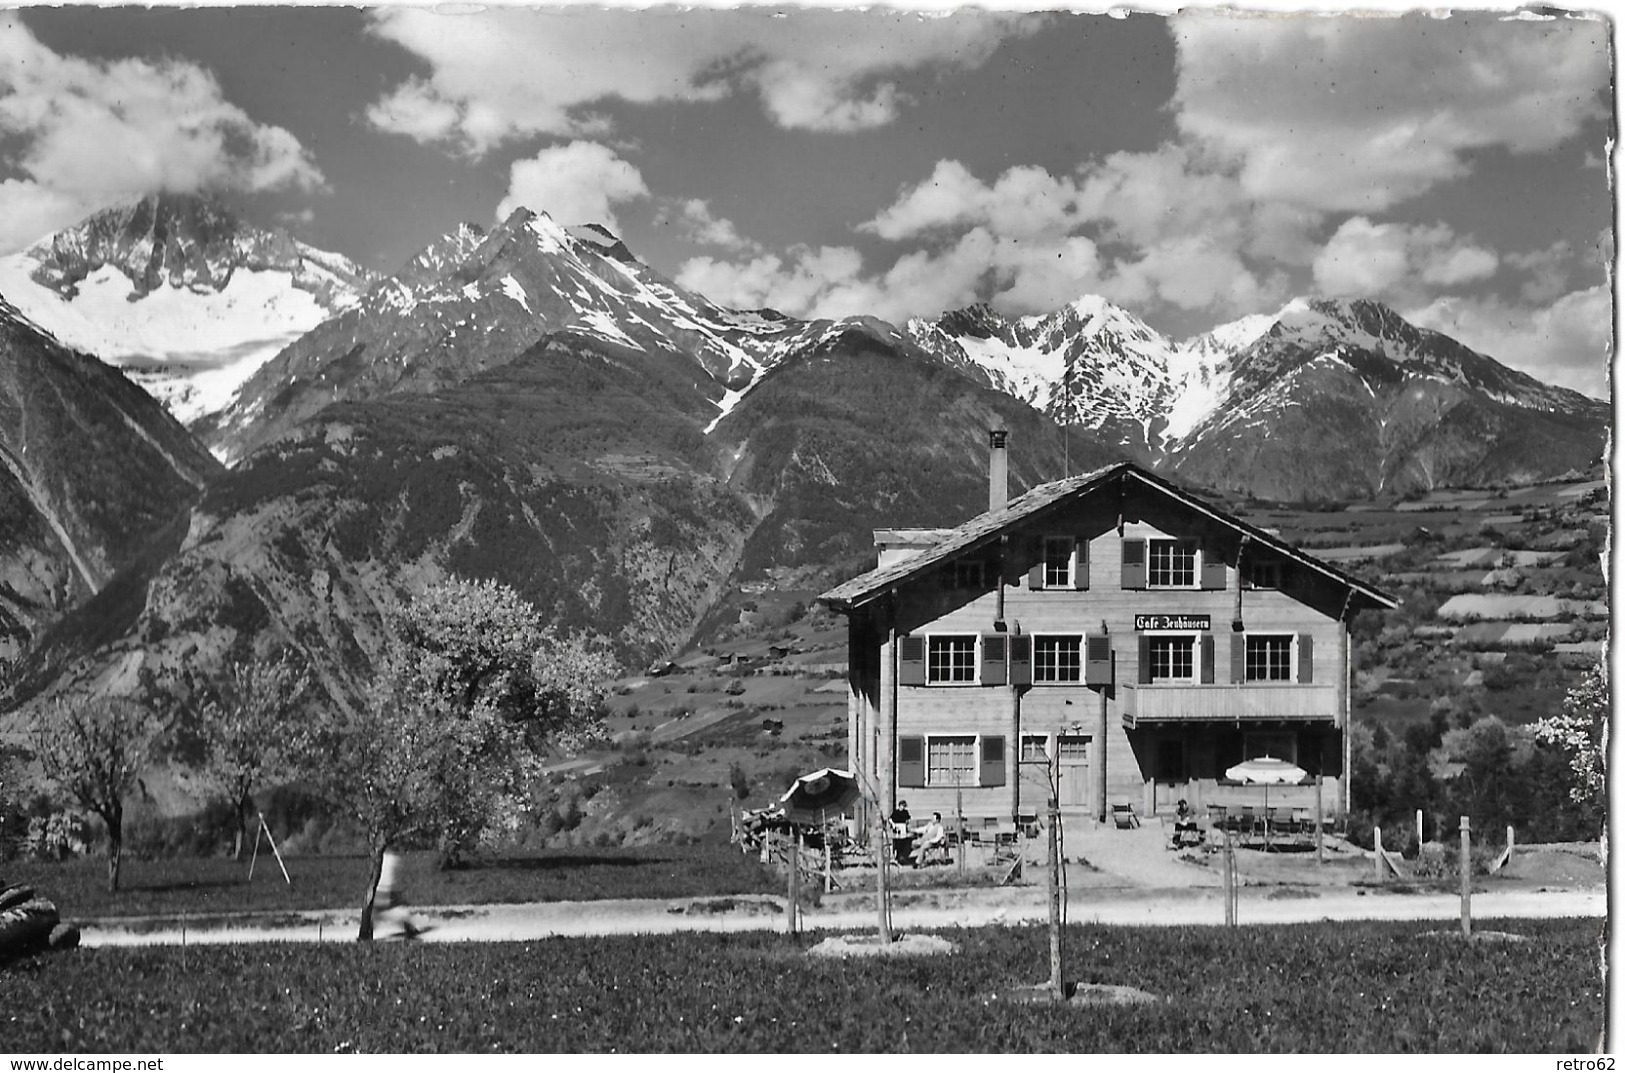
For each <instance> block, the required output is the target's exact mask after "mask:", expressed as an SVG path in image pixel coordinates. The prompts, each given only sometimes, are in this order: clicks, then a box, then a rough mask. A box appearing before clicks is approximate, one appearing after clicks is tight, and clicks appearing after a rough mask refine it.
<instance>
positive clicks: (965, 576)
mask: <svg viewBox="0 0 1625 1073" xmlns="http://www.w3.org/2000/svg"><path fill="white" fill-rule="evenodd" d="M948 570H949V574H948V577H949V584H951V585H952V586H953V587H954V588H956V589H979V588H981V587H982V561H981V560H980V559H955V560H954V561H953V564H952V565H951V566H950V567H949V568H948Z"/></svg>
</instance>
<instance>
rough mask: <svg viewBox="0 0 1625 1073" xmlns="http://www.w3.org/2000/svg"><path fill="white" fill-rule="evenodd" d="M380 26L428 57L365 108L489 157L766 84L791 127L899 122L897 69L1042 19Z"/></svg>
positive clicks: (542, 16)
mask: <svg viewBox="0 0 1625 1073" xmlns="http://www.w3.org/2000/svg"><path fill="white" fill-rule="evenodd" d="M372 18H373V23H372V28H373V31H374V32H375V33H376V34H377V35H378V36H380V37H382V38H384V39H386V40H389V41H393V42H395V43H396V44H398V45H400V46H401V47H402V48H405V49H406V50H407V51H409V52H412V53H413V54H415V55H417V56H418V57H420V58H421V59H423V60H425V61H426V62H427V63H428V64H429V66H430V68H431V72H432V73H431V74H430V75H429V76H428V78H427V79H426V80H423V79H415V80H412V81H408V82H406V83H403V84H402V85H401V86H398V87H396V88H395V89H393V90H391V91H390V92H389V93H387V94H386V95H385V96H384V97H383V98H382V99H381V100H380V101H378V102H377V103H375V104H374V105H373V106H372V108H370V109H369V110H368V113H367V114H368V118H369V119H371V120H372V122H374V123H375V124H377V125H378V126H380V127H381V128H383V129H385V130H391V131H395V132H398V133H401V134H406V135H408V136H410V137H413V138H417V139H418V140H420V141H438V140H448V139H449V140H455V141H457V142H459V143H461V145H462V147H463V148H465V149H466V150H468V151H469V152H471V153H473V154H475V155H479V154H481V153H484V152H487V151H488V150H490V149H491V148H493V147H494V146H496V145H498V144H500V143H501V142H503V141H504V140H506V139H509V138H514V137H523V136H530V135H537V134H553V135H570V136H581V135H602V134H604V133H607V129H608V121H607V120H606V119H605V117H604V116H603V115H602V114H600V113H597V112H594V111H593V110H592V109H593V108H594V106H595V105H601V104H603V103H604V102H607V101H610V100H622V101H628V102H631V103H634V104H650V103H654V102H659V101H703V100H718V99H720V98H722V97H725V96H728V95H730V94H735V93H751V94H754V95H755V96H757V97H758V98H759V99H760V101H761V103H762V107H763V109H764V110H765V111H766V113H767V114H768V115H769V116H771V117H772V118H773V120H774V122H776V123H778V124H779V125H780V126H782V127H786V128H794V129H804V130H820V131H847V130H857V129H863V128H868V127H875V126H880V125H883V124H886V123H889V122H891V121H892V120H893V119H894V118H895V117H896V115H897V112H898V109H899V108H900V107H901V106H902V104H903V103H904V100H903V94H902V93H901V91H900V90H899V89H898V86H897V84H896V81H895V79H896V78H897V77H898V76H899V75H900V74H902V73H905V72H910V71H915V70H919V69H922V68H926V67H931V66H938V65H942V66H955V67H960V68H970V67H976V66H979V65H980V64H982V63H984V62H985V61H986V60H987V58H988V57H989V56H990V55H991V54H992V52H993V50H994V49H995V48H997V47H998V44H999V42H1000V41H1002V40H1003V39H1004V38H1006V37H1007V36H1010V35H1012V34H1022V33H1029V32H1032V30H1034V29H1035V28H1036V27H1037V26H1038V25H1040V20H1037V19H1035V18H1033V17H1029V16H1011V15H999V14H989V13H985V12H958V13H955V14H952V15H935V16H934V15H925V14H913V13H905V12H879V11H871V12H836V11H811V10H799V11H791V12H789V13H777V14H774V13H767V12H758V11H745V10H735V11H706V10H676V9H660V8H655V9H649V10H643V11H637V12H617V11H593V10H588V9H538V8H531V9H521V8H508V9H485V10H481V11H479V12H458V13H451V12H448V11H442V10H437V9H432V8H409V7H396V8H386V9H382V10H379V11H376V12H374V13H373V16H372Z"/></svg>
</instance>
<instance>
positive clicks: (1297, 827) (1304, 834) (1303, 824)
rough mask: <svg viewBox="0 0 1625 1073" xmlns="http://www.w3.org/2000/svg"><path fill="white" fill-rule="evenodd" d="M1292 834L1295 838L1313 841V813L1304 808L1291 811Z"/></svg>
mask: <svg viewBox="0 0 1625 1073" xmlns="http://www.w3.org/2000/svg"><path fill="white" fill-rule="evenodd" d="M1292 834H1293V836H1294V837H1296V838H1302V839H1305V840H1307V841H1311V842H1312V841H1314V838H1315V817H1314V813H1312V812H1310V811H1309V810H1308V809H1306V808H1300V809H1293V810H1292Z"/></svg>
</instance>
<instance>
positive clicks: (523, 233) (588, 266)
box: [199, 209, 894, 460]
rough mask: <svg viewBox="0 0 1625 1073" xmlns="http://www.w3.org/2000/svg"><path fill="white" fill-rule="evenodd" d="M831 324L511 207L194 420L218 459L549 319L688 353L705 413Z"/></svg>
mask: <svg viewBox="0 0 1625 1073" xmlns="http://www.w3.org/2000/svg"><path fill="white" fill-rule="evenodd" d="M831 330H834V329H833V326H832V325H831V323H830V322H828V321H814V322H801V321H791V320H788V319H786V318H783V317H779V316H778V315H776V314H773V313H771V312H763V313H750V312H745V313H741V312H733V311H729V310H724V309H722V308H720V307H718V306H715V305H713V304H712V303H711V302H709V301H708V300H706V299H705V298H703V297H701V296H699V295H696V294H693V293H691V292H688V291H685V290H683V289H681V288H679V287H677V286H676V285H675V284H673V283H671V282H670V281H669V280H666V279H665V278H664V277H662V276H661V275H660V274H659V273H657V272H655V271H654V270H653V269H651V268H649V267H648V266H647V265H645V264H643V263H642V262H641V261H639V260H637V258H635V257H634V256H632V254H631V253H630V252H629V251H628V250H627V249H626V247H625V245H624V244H622V243H621V242H620V240H619V239H617V238H615V237H614V236H613V235H611V234H609V233H608V232H607V231H604V230H603V229H602V228H598V227H594V226H587V227H579V228H574V229H570V230H566V229H565V228H563V227H560V226H559V225H558V224H556V223H554V222H553V220H552V219H551V218H549V217H548V216H547V215H545V214H541V215H538V214H536V213H533V212H531V211H530V210H528V209H517V210H515V211H514V213H513V214H512V215H511V216H510V217H509V218H508V219H507V220H506V221H504V222H503V223H502V224H501V226H499V227H497V228H495V229H494V230H492V231H491V232H490V233H489V234H481V233H480V232H478V231H477V230H476V229H474V228H471V227H465V228H463V229H461V230H459V231H458V232H455V233H454V234H453V235H450V236H447V237H446V238H444V239H441V240H440V241H438V242H436V243H435V244H434V245H433V246H431V247H430V248H429V249H428V250H426V251H425V252H424V253H423V254H420V255H419V256H418V257H416V258H414V259H413V261H412V263H411V264H409V265H408V266H407V268H406V269H405V270H404V271H403V272H401V273H399V274H397V275H395V276H393V277H390V278H389V279H386V280H383V281H381V282H380V283H378V284H377V285H376V286H374V287H373V288H372V290H370V291H369V292H368V293H367V294H366V295H365V296H364V297H363V298H362V300H361V301H360V302H359V303H358V304H357V305H356V306H354V307H353V308H350V309H347V310H345V311H343V312H341V313H340V314H338V315H337V316H335V317H333V318H332V319H331V320H329V321H327V322H326V323H324V324H322V325H321V326H320V327H318V328H316V329H315V330H314V331H312V332H310V333H309V334H308V335H306V336H304V337H303V338H301V339H299V340H298V341H297V342H295V343H293V344H292V345H290V346H288V347H287V348H286V349H284V350H283V351H282V352H281V353H279V354H277V355H276V357H275V358H274V359H272V360H271V361H269V362H267V363H266V364H265V365H264V366H263V367H262V368H261V369H260V370H259V371H258V372H257V373H256V374H255V375H254V377H253V379H252V380H250V381H249V382H248V383H247V384H246V385H245V386H244V387H243V390H242V392H241V394H240V395H239V396H238V398H237V399H236V400H235V401H234V402H233V404H232V405H231V406H230V407H228V408H227V409H225V410H224V411H222V412H221V413H220V414H219V415H218V416H217V417H216V418H214V419H212V420H210V421H209V422H207V423H205V424H204V425H202V426H200V427H199V432H200V433H201V435H203V437H204V439H205V440H206V441H207V442H208V443H209V444H210V446H211V447H213V449H214V450H215V451H216V452H217V453H219V454H220V455H221V457H223V458H226V459H228V460H236V459H240V458H243V457H245V456H246V455H247V454H248V453H249V452H251V451H253V450H254V449H255V448H256V447H258V446H260V445H261V444H264V443H268V442H270V441H271V440H273V439H275V438H276V437H278V436H280V435H282V434H284V433H285V432H287V431H288V430H289V429H292V428H294V427H295V426H297V425H298V424H299V423H300V422H301V421H303V420H305V419H306V418H308V417H309V416H311V415H312V414H314V413H316V412H317V411H319V410H320V409H322V408H323V407H324V406H327V405H328V404H330V403H332V402H334V401H337V400H341V399H343V400H349V401H361V400H365V399H370V398H377V397H379V396H382V395H385V394H389V393H392V392H397V391H412V392H419V393H422V392H430V391H434V390H436V389H438V388H440V387H442V386H444V385H446V384H448V383H453V382H456V381H457V380H458V379H460V378H462V377H465V376H470V375H473V374H476V373H478V372H482V371H484V370H488V369H492V368H495V367H496V366H499V365H501V364H503V363H505V362H507V361H511V360H512V359H513V358H514V357H516V356H517V355H518V354H520V353H522V352H524V351H525V350H526V349H528V348H529V347H531V346H533V345H534V344H535V343H536V342H537V341H538V340H540V339H541V338H542V337H543V336H544V335H546V334H548V333H550V332H558V331H572V332H576V333H578V334H581V335H584V336H588V337H592V338H596V339H599V340H601V341H603V342H605V343H609V344H612V345H615V346H621V347H631V348H634V349H637V350H640V351H642V352H643V353H645V354H647V355H648V356H649V360H654V361H682V362H690V363H693V364H694V365H696V366H697V367H698V368H697V370H696V372H697V374H698V375H699V377H700V382H701V384H702V385H703V388H704V390H705V391H706V392H707V393H708V395H709V397H710V398H711V399H712V400H713V403H714V404H715V406H716V407H717V410H716V411H713V416H716V415H718V414H719V413H720V412H722V411H725V410H726V409H727V408H728V407H730V406H731V405H732V403H733V401H734V400H735V399H736V398H737V397H738V394H739V392H740V391H742V390H743V389H745V388H746V387H748V385H749V384H750V383H751V382H752V381H754V380H755V379H756V378H757V377H758V376H759V375H761V373H762V372H763V371H765V370H766V369H768V368H771V367H772V366H773V365H774V364H776V363H777V362H778V361H780V360H783V358H784V357H785V356H786V355H788V354H790V353H791V352H793V351H794V350H796V349H798V348H799V347H803V346H806V345H807V344H808V343H809V342H811V341H813V340H815V339H816V338H819V337H822V336H824V335H827V334H828V333H829V331H831ZM893 331H894V329H893Z"/></svg>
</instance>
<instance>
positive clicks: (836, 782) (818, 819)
mask: <svg viewBox="0 0 1625 1073" xmlns="http://www.w3.org/2000/svg"><path fill="white" fill-rule="evenodd" d="M861 793H862V791H861V790H860V789H859V787H858V779H857V776H856V775H853V774H852V773H851V772H850V771H842V770H841V769H840V768H832V767H826V768H819V769H818V770H817V771H810V772H808V773H807V774H805V775H803V776H801V777H800V778H798V779H797V780H796V781H795V782H793V783H791V784H790V789H788V790H786V791H785V792H784V796H782V797H780V798H779V805H780V806H781V807H782V808H783V809H784V818H785V819H787V820H789V821H790V822H791V823H818V824H821V823H823V822H824V817H825V816H828V815H839V814H841V813H844V812H845V811H846V810H847V809H849V808H851V807H852V806H853V805H854V804H856V803H857V800H858V798H859V797H860V796H861Z"/></svg>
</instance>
